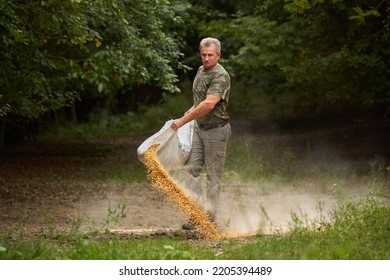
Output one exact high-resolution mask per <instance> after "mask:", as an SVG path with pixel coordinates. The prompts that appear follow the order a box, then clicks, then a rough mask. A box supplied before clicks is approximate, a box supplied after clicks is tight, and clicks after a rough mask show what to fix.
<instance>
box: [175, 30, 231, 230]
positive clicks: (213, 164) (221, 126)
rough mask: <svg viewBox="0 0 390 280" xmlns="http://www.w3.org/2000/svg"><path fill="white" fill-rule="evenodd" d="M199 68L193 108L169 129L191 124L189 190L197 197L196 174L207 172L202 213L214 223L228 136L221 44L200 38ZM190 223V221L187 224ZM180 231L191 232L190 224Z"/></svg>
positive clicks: (225, 74) (226, 80) (226, 76)
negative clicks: (204, 212)
mask: <svg viewBox="0 0 390 280" xmlns="http://www.w3.org/2000/svg"><path fill="white" fill-rule="evenodd" d="M199 51H200V55H201V59H202V66H200V67H199V69H198V72H197V74H196V76H195V79H194V82H193V87H192V91H193V98H194V104H193V106H192V107H191V108H190V109H189V110H188V111H187V112H186V113H185V114H184V116H182V117H181V118H179V119H176V120H174V121H173V123H172V125H171V128H172V129H173V130H177V129H178V128H180V127H181V126H183V125H184V124H186V123H188V122H190V121H192V120H196V121H195V129H194V136H193V142H192V150H191V153H190V155H189V158H188V161H187V163H186V166H187V167H188V171H189V174H190V175H191V177H192V178H193V179H194V180H193V182H192V184H191V188H192V189H193V190H194V192H195V193H196V194H197V197H199V198H200V197H201V194H202V190H201V187H200V181H199V179H200V172H201V170H202V168H203V167H204V168H205V170H206V173H207V188H206V203H205V208H206V209H205V210H206V211H207V214H208V215H209V218H210V220H211V221H213V222H215V221H216V217H217V209H218V202H219V193H220V188H221V177H222V172H223V168H224V164H225V156H226V146H227V142H228V139H229V137H230V134H231V127H230V124H229V115H228V114H227V111H226V109H227V105H228V102H229V95H230V76H229V74H228V72H227V71H226V70H225V69H224V68H223V67H222V65H220V64H219V63H218V60H219V58H220V57H221V43H220V41H219V40H218V39H215V38H210V37H209V38H204V39H203V40H202V41H201V42H200V44H199ZM190 222H191V221H190ZM183 229H189V230H190V229H194V227H193V225H192V224H191V223H189V224H184V225H183Z"/></svg>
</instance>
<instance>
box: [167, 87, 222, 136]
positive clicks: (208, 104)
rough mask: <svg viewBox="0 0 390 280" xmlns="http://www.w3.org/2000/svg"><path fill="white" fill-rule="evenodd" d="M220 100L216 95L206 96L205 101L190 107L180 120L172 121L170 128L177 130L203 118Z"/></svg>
mask: <svg viewBox="0 0 390 280" xmlns="http://www.w3.org/2000/svg"><path fill="white" fill-rule="evenodd" d="M220 100H221V97H219V96H217V95H212V94H208V95H207V96H206V99H205V100H203V101H202V102H201V103H200V104H199V105H198V106H197V107H192V108H191V109H190V110H188V111H187V112H186V113H185V114H184V116H182V117H181V118H180V119H176V120H174V121H173V123H172V125H171V128H172V129H173V130H177V129H179V128H180V127H182V126H183V125H185V124H186V123H188V122H190V121H192V120H195V119H199V118H201V117H204V116H205V115H207V114H208V113H210V112H211V111H212V110H213V109H214V107H215V105H217V103H218V102H219V101H220Z"/></svg>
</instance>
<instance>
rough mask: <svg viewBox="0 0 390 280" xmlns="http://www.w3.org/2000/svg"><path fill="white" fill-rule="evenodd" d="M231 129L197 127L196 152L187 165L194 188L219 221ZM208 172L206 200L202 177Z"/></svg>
mask: <svg viewBox="0 0 390 280" xmlns="http://www.w3.org/2000/svg"><path fill="white" fill-rule="evenodd" d="M230 135H231V126H230V124H229V123H228V124H226V125H224V126H223V127H216V128H212V129H209V130H202V129H200V128H199V127H198V125H197V124H195V129H194V136H193V142H192V149H191V153H190V155H189V158H188V161H187V163H186V167H187V170H188V172H189V175H190V186H189V187H190V189H191V191H192V192H193V193H195V195H196V197H197V200H198V202H201V203H202V204H203V206H204V208H205V210H206V211H207V213H208V214H209V216H210V217H211V218H212V219H214V220H215V219H216V215H217V209H218V204H219V194H220V190H221V177H222V173H223V169H224V165H225V157H226V147H227V143H228V140H229V138H230ZM203 168H204V169H205V172H206V178H207V184H206V190H205V197H203V192H202V187H201V182H200V177H201V176H200V175H201V171H202V169H203Z"/></svg>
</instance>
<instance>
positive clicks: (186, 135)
mask: <svg viewBox="0 0 390 280" xmlns="http://www.w3.org/2000/svg"><path fill="white" fill-rule="evenodd" d="M172 122H173V120H169V121H167V122H166V123H165V125H164V126H163V127H162V128H161V129H160V130H159V131H158V132H157V133H155V134H153V135H152V136H150V137H149V138H148V139H146V140H145V141H144V142H143V143H142V144H141V145H140V146H139V147H138V149H137V155H138V159H139V160H140V161H141V162H143V163H144V154H145V152H146V151H147V149H149V147H150V146H152V145H154V144H159V146H158V147H157V150H156V152H157V157H158V159H159V161H160V163H161V164H162V166H163V167H164V168H165V169H166V170H170V169H174V168H177V167H180V166H183V165H184V164H185V163H186V161H187V159H188V156H189V154H190V152H191V147H192V136H193V131H194V121H191V122H189V123H187V124H185V125H183V126H182V127H180V128H179V129H178V130H177V131H174V130H173V129H172V128H171V124H172Z"/></svg>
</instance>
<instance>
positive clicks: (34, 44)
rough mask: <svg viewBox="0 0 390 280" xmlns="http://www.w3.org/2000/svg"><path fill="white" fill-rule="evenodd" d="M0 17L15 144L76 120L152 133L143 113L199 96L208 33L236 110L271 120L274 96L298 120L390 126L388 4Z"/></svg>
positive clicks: (83, 8) (25, 5)
mask: <svg viewBox="0 0 390 280" xmlns="http://www.w3.org/2000/svg"><path fill="white" fill-rule="evenodd" d="M0 11H1V12H0V34H1V37H0V49H1V52H0V61H1V70H2V71H1V73H0V88H1V91H0V143H3V144H4V143H17V142H23V141H26V140H30V141H31V140H33V141H36V137H37V136H38V135H40V134H42V133H47V132H50V131H53V130H55V129H58V128H59V127H61V126H64V125H69V124H72V123H73V124H75V123H76V124H77V123H79V124H80V123H86V122H89V123H91V122H92V123H99V124H100V129H102V130H104V129H109V128H113V127H115V126H117V127H118V131H120V132H122V133H123V132H134V131H141V130H145V129H146V130H147V129H148V127H147V125H149V124H146V122H144V121H143V120H144V119H145V115H144V116H143V118H140V117H139V116H140V114H142V113H145V111H146V110H148V108H149V107H150V106H152V105H156V104H157V105H158V104H161V103H164V102H166V99H169V98H182V97H183V95H185V94H183V92H184V93H185V92H187V93H189V91H190V90H191V88H190V86H189V85H188V83H186V82H188V81H191V79H192V78H193V76H194V73H195V72H196V70H197V67H198V66H199V63H200V60H199V54H198V44H199V41H200V39H201V38H202V37H206V36H213V37H217V38H219V39H220V40H221V42H222V60H221V63H222V64H223V65H224V66H225V67H226V68H227V69H228V70H229V72H230V73H231V75H232V79H233V90H232V94H233V99H234V102H232V111H233V113H234V112H240V114H245V112H251V113H255V114H256V113H259V114H261V113H263V112H262V108H260V107H259V102H258V101H259V100H260V99H264V98H267V100H270V102H271V103H272V104H276V105H277V106H278V108H279V111H280V112H282V114H285V113H288V114H289V116H290V117H291V116H296V115H304V116H306V117H308V118H309V119H311V118H316V116H322V117H324V116H327V117H329V116H338V117H340V118H344V116H345V113H346V112H347V113H348V114H349V113H351V112H353V113H352V115H353V117H356V116H359V117H361V116H362V114H363V116H364V117H374V118H379V119H382V120H384V121H385V122H386V120H387V121H388V119H389V114H390V112H389V110H390V107H389V102H390V91H389V72H390V67H389V36H390V32H389V6H388V1H385V0H375V1H368V0H356V1H346V0H312V1H308V0H264V1H258V0H245V1H233V0H231V1H228V0H221V1H184V0H174V1H166V0H156V1H140V0H133V1H128V0H107V1H97V0H69V1H62V0H61V1H60V0H46V1H44V0H42V1H6V0H0ZM186 96H187V97H186V98H187V100H190V98H188V96H190V94H186ZM189 102H191V101H189ZM184 103H185V102H184ZM189 104H190V103H189ZM185 106H187V104H185V105H183V108H177V107H175V108H176V110H175V109H173V110H171V111H169V112H168V111H166V112H161V115H160V117H161V119H162V120H164V119H165V120H166V119H169V118H175V117H178V116H180V114H181V113H182V111H183V110H184V109H185ZM153 110H156V108H154V109H153ZM340 113H342V114H341V115H340ZM154 117H156V116H154ZM161 119H160V121H161ZM102 122H105V123H106V124H105V127H102V125H103V124H102ZM149 123H150V122H149ZM159 126H161V122H157V123H156V126H155V127H149V129H150V130H152V129H156V128H157V127H159ZM119 127H121V129H119Z"/></svg>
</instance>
